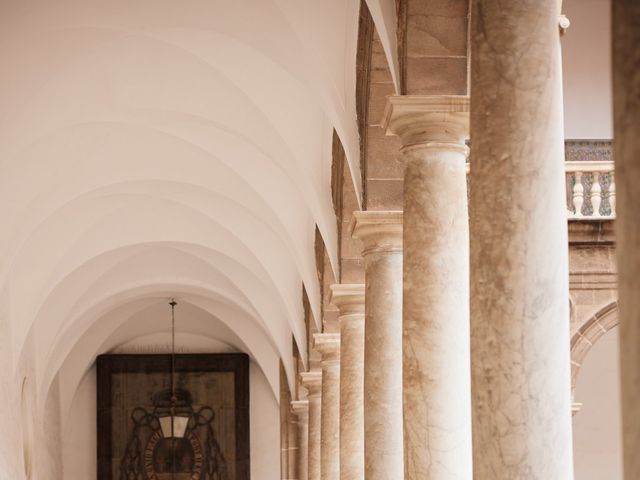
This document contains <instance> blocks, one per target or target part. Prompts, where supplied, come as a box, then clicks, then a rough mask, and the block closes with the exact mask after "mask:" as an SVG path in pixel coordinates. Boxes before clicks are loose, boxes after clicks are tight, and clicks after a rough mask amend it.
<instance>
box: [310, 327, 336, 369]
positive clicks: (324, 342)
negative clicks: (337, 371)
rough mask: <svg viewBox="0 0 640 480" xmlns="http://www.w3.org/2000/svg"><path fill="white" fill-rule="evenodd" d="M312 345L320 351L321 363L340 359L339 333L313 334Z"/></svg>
mask: <svg viewBox="0 0 640 480" xmlns="http://www.w3.org/2000/svg"><path fill="white" fill-rule="evenodd" d="M313 347H314V348H315V349H316V350H317V351H318V352H320V355H321V356H322V363H325V362H332V361H333V362H338V361H340V334H339V333H316V334H314V335H313Z"/></svg>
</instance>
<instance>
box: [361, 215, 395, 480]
mask: <svg viewBox="0 0 640 480" xmlns="http://www.w3.org/2000/svg"><path fill="white" fill-rule="evenodd" d="M354 217H355V221H354V223H353V224H352V227H353V235H354V236H355V237H357V238H360V239H361V240H362V242H363V245H364V249H363V257H364V262H365V291H366V295H365V347H364V348H365V353H364V355H365V360H364V430H365V444H364V456H365V478H366V479H367V480H398V479H402V477H403V448H402V213H401V212H373V211H370V212H355V213H354Z"/></svg>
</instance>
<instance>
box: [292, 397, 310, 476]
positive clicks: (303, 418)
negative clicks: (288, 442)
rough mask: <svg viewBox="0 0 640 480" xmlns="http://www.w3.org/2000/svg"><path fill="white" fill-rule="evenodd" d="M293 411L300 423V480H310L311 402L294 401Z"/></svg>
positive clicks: (298, 462) (298, 463) (298, 460)
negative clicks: (308, 473) (308, 454)
mask: <svg viewBox="0 0 640 480" xmlns="http://www.w3.org/2000/svg"><path fill="white" fill-rule="evenodd" d="M291 410H292V411H293V414H294V415H295V416H296V418H297V423H298V459H297V462H296V463H297V465H298V480H308V475H307V471H308V463H309V457H308V456H307V453H308V451H309V401H308V400H294V401H293V402H291Z"/></svg>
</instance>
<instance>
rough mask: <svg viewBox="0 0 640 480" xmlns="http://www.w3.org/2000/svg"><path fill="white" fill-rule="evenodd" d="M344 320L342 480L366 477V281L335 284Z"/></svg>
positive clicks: (336, 302) (334, 296)
mask: <svg viewBox="0 0 640 480" xmlns="http://www.w3.org/2000/svg"><path fill="white" fill-rule="evenodd" d="M329 301H330V302H331V303H333V304H334V305H335V306H336V307H338V309H339V316H338V321H339V322H340V480H362V479H363V478H364V285H362V284H356V285H348V284H335V285H332V286H331V296H330V298H329Z"/></svg>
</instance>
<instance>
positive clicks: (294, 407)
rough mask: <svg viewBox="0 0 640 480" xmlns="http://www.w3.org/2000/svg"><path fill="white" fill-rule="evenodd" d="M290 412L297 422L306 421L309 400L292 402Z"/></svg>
mask: <svg viewBox="0 0 640 480" xmlns="http://www.w3.org/2000/svg"><path fill="white" fill-rule="evenodd" d="M291 411H292V412H293V414H294V415H296V416H297V417H298V421H302V420H306V419H307V415H309V400H292V401H291Z"/></svg>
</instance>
